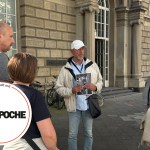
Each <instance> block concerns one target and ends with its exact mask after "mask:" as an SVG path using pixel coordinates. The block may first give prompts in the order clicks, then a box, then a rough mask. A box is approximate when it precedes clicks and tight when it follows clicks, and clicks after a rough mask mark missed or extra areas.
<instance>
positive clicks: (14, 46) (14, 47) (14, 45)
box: [12, 33, 17, 49]
mask: <svg viewBox="0 0 150 150" xmlns="http://www.w3.org/2000/svg"><path fill="white" fill-rule="evenodd" d="M13 38H14V40H15V44H13V45H12V48H13V49H16V48H17V46H16V44H17V43H16V40H17V39H16V33H14V36H13Z"/></svg>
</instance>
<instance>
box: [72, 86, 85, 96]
mask: <svg viewBox="0 0 150 150" xmlns="http://www.w3.org/2000/svg"><path fill="white" fill-rule="evenodd" d="M82 89H83V86H82V85H81V84H78V85H76V86H74V87H73V88H72V93H73V94H75V93H78V92H80V91H81V90H82Z"/></svg>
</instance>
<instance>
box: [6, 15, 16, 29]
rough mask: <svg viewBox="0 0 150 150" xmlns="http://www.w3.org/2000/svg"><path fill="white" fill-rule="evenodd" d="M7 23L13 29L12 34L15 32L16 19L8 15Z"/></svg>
mask: <svg viewBox="0 0 150 150" xmlns="http://www.w3.org/2000/svg"><path fill="white" fill-rule="evenodd" d="M7 23H8V24H9V25H10V26H11V27H12V28H13V32H16V17H15V16H10V15H8V16H7Z"/></svg>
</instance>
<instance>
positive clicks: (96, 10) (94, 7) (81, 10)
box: [80, 5, 99, 13]
mask: <svg viewBox="0 0 150 150" xmlns="http://www.w3.org/2000/svg"><path fill="white" fill-rule="evenodd" d="M85 11H89V12H96V13H99V7H98V5H97V6H93V5H89V6H85V7H81V8H80V12H81V13H84V12H85Z"/></svg>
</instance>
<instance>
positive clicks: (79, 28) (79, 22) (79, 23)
mask: <svg viewBox="0 0 150 150" xmlns="http://www.w3.org/2000/svg"><path fill="white" fill-rule="evenodd" d="M83 36H84V35H83V14H81V12H80V9H77V10H76V39H78V40H81V41H83V39H84V38H83Z"/></svg>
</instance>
